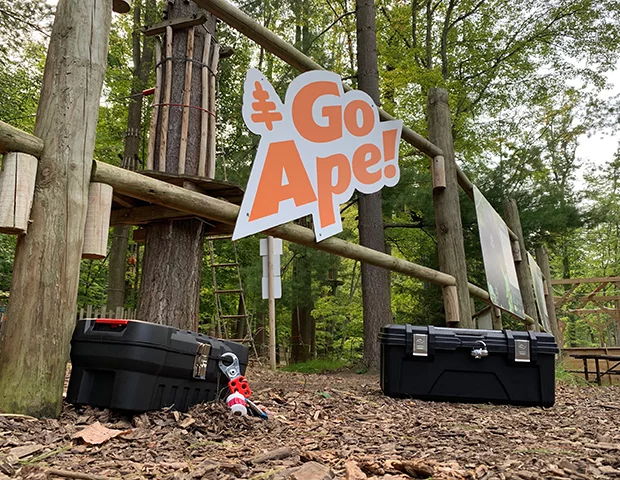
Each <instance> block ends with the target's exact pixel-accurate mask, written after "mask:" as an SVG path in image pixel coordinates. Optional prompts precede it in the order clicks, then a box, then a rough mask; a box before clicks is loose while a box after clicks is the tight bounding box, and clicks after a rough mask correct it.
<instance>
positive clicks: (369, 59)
mask: <svg viewBox="0 0 620 480" xmlns="http://www.w3.org/2000/svg"><path fill="white" fill-rule="evenodd" d="M355 5H356V13H357V15H356V17H357V80H358V85H359V89H360V90H363V91H364V92H366V93H367V94H368V95H370V97H371V98H372V99H373V101H374V102H375V104H376V105H377V107H378V106H379V105H380V103H381V102H380V98H379V68H378V66H377V24H376V19H375V4H374V1H372V0H356V2H355ZM358 208H359V232H360V243H361V244H362V245H363V246H365V247H368V248H372V249H374V250H378V251H380V252H384V251H385V250H384V249H385V234H384V231H383V211H382V208H381V192H380V191H379V192H377V193H373V194H372V195H364V194H362V193H360V194H359V201H358ZM362 304H363V310H364V360H363V361H364V364H365V365H366V366H367V367H368V369H369V370H378V369H379V356H380V347H379V340H378V334H379V329H380V328H381V326H383V325H386V324H388V323H391V322H392V309H391V305H390V275H389V272H388V271H387V270H383V269H380V268H377V267H373V266H371V265H367V264H364V263H362Z"/></svg>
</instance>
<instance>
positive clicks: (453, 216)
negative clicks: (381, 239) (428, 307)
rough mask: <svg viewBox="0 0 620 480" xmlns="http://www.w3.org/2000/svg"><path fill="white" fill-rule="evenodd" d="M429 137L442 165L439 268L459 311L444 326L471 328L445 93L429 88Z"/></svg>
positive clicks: (436, 195) (437, 194)
mask: <svg viewBox="0 0 620 480" xmlns="http://www.w3.org/2000/svg"><path fill="white" fill-rule="evenodd" d="M428 133H429V137H430V139H431V141H432V142H433V143H434V144H435V145H438V146H439V147H440V148H441V149H442V151H443V152H444V163H445V177H446V188H444V189H434V190H433V204H434V207H435V222H436V225H437V250H438V253H439V268H440V269H441V271H442V272H445V273H448V274H450V275H452V276H453V277H454V278H455V279H456V288H457V291H458V309H457V310H455V311H454V312H458V316H454V315H453V316H451V317H447V316H446V324H447V325H448V326H451V327H463V328H474V322H473V320H472V317H471V311H470V308H469V288H468V281H467V264H466V262H465V246H464V243H463V226H462V223H461V204H460V200H459V190H458V184H457V178H456V163H455V161H454V146H453V143H452V121H451V119H450V107H449V105H448V92H447V91H446V90H444V89H442V88H431V89H430V90H429V93H428ZM444 303H445V302H444ZM447 314H448V312H447V311H446V315H447Z"/></svg>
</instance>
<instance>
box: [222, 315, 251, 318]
mask: <svg viewBox="0 0 620 480" xmlns="http://www.w3.org/2000/svg"><path fill="white" fill-rule="evenodd" d="M247 317H249V315H220V318H247Z"/></svg>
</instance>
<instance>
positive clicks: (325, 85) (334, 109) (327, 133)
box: [291, 82, 342, 143]
mask: <svg viewBox="0 0 620 480" xmlns="http://www.w3.org/2000/svg"><path fill="white" fill-rule="evenodd" d="M323 95H336V96H340V91H339V90H338V84H336V83H334V82H314V83H309V84H308V85H306V86H305V87H302V88H301V89H300V90H299V92H297V95H295V98H293V106H292V108H291V112H292V117H293V123H294V124H295V128H296V129H297V131H298V132H299V134H300V135H301V136H302V137H304V138H305V139H306V140H309V141H311V142H314V143H327V142H332V141H334V140H338V139H339V138H341V137H342V120H341V116H342V107H341V106H339V105H338V106H325V107H323V110H322V112H321V113H322V115H323V117H325V118H327V120H328V122H327V125H326V126H321V125H318V124H317V123H316V122H315V121H314V117H313V116H312V107H313V105H314V103H315V102H316V101H317V99H318V98H320V97H322V96H323Z"/></svg>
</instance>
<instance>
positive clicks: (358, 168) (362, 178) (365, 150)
mask: <svg viewBox="0 0 620 480" xmlns="http://www.w3.org/2000/svg"><path fill="white" fill-rule="evenodd" d="M368 155H370V157H369V158H368V159H367V158H366V157H367V156H368ZM380 161H381V151H380V150H379V148H378V147H376V146H375V145H373V144H372V143H366V144H364V145H362V146H360V147H359V148H358V149H357V150H355V153H354V154H353V175H355V178H357V180H358V181H359V182H360V183H363V184H364V185H372V184H373V183H377V182H378V181H379V180H381V170H377V171H376V172H374V173H369V172H368V168H369V167H372V166H373V165H376V164H377V163H379V162H380Z"/></svg>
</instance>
